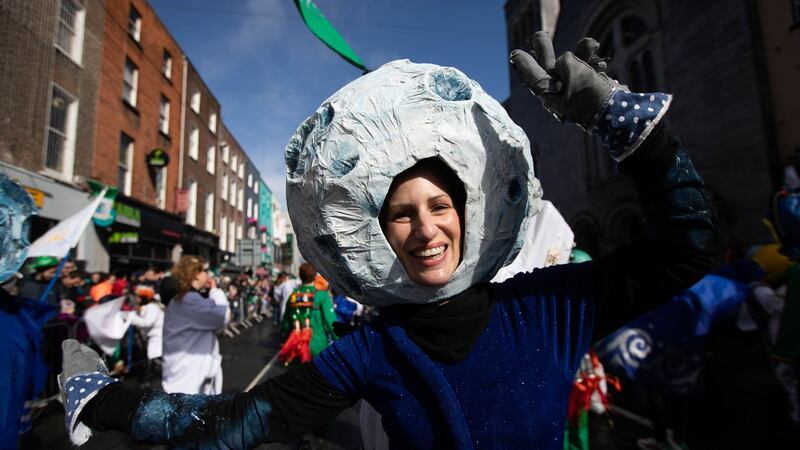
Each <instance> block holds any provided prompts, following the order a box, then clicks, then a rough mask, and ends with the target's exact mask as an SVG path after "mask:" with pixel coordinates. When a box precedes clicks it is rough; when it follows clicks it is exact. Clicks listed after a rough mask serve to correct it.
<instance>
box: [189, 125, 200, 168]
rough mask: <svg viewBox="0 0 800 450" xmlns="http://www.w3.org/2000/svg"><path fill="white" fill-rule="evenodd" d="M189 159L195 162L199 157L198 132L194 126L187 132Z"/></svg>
mask: <svg viewBox="0 0 800 450" xmlns="http://www.w3.org/2000/svg"><path fill="white" fill-rule="evenodd" d="M188 153H189V158H192V159H193V160H195V161H197V158H199V157H200V156H199V155H200V130H198V129H197V127H196V126H194V125H192V128H191V130H190V131H189V152H188Z"/></svg>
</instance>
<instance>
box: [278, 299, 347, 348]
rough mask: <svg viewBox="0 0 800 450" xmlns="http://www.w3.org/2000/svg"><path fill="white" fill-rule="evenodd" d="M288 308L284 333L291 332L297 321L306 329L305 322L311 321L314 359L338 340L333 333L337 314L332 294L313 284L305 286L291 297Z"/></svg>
mask: <svg viewBox="0 0 800 450" xmlns="http://www.w3.org/2000/svg"><path fill="white" fill-rule="evenodd" d="M286 307H287V308H288V311H287V314H286V316H285V318H284V320H283V330H284V331H286V332H291V331H292V329H293V328H294V322H295V321H299V322H300V327H304V326H305V320H306V319H310V323H311V329H312V330H313V333H312V335H311V342H310V343H309V347H310V350H311V356H312V357H314V356H317V354H319V352H321V351H322V350H324V349H325V347H327V346H328V344H329V343H330V342H331V341H333V340H335V339H336V334H334V332H333V322H334V321H336V313H335V312H334V310H333V301H332V300H331V294H330V292H328V291H319V290H317V289H316V288H315V287H314V285H313V284H303V285H301V286H300V287H298V288H297V289H295V290H294V291H293V292H292V294H291V296H289V301H288V303H287V304H286Z"/></svg>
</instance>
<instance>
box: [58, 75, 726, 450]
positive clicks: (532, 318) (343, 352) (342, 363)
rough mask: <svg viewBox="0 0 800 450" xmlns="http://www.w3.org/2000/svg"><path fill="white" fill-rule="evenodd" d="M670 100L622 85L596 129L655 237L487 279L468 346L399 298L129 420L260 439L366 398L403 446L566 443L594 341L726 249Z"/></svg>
mask: <svg viewBox="0 0 800 450" xmlns="http://www.w3.org/2000/svg"><path fill="white" fill-rule="evenodd" d="M669 101H670V97H669V96H667V95H664V94H643V95H642V94H633V93H629V92H625V91H622V90H618V91H616V92H614V94H613V95H612V96H611V97H610V98H609V100H608V102H607V103H606V105H605V107H604V109H603V110H602V111H601V112H600V114H599V115H598V118H597V120H596V121H595V123H594V124H593V125H592V126H591V127H590V128H589V131H590V132H592V133H593V134H597V135H600V138H601V139H602V141H603V142H604V143H605V144H606V145H607V146H608V147H609V148H610V151H611V154H612V156H613V157H614V158H615V159H617V160H618V161H621V166H620V167H621V170H622V171H623V172H629V173H630V174H631V175H632V177H633V178H634V182H635V183H636V185H637V189H638V190H639V193H640V195H641V197H642V204H643V209H644V210H645V213H646V216H647V219H648V222H647V231H646V235H645V238H644V239H643V240H642V241H641V242H638V243H633V244H630V245H628V246H623V247H621V248H619V249H617V250H615V251H614V252H612V253H611V254H609V255H607V256H605V257H603V258H599V259H597V260H595V261H592V262H586V263H581V264H572V265H564V266H554V267H548V268H545V269H538V270H534V271H532V272H529V273H522V274H518V275H517V276H515V277H514V278H512V279H509V280H507V281H505V282H503V283H502V284H499V285H493V286H490V287H486V285H485V284H483V285H482V284H479V285H476V286H475V287H473V288H475V289H477V290H479V291H480V292H481V294H480V295H483V296H484V297H485V299H487V300H486V303H485V304H486V305H487V306H486V311H487V313H486V315H485V321H484V322H482V323H485V326H484V327H483V328H482V331H481V332H480V333H478V334H477V335H476V337H475V338H474V339H473V340H472V342H469V345H468V346H467V348H468V351H467V352H466V353H465V356H464V357H462V358H457V359H455V360H445V359H441V358H435V357H433V356H432V355H431V353H430V352H426V351H425V350H423V348H425V347H424V345H421V343H420V342H419V341H418V340H415V339H413V338H412V337H411V336H410V334H409V333H407V328H406V327H405V326H404V325H403V324H402V323H401V321H400V319H399V318H398V317H395V316H394V315H393V314H392V312H391V310H387V312H386V313H385V314H382V316H381V317H382V318H381V320H380V321H378V322H377V323H374V324H366V325H364V326H363V327H362V328H360V329H358V330H356V331H354V332H352V333H350V334H348V335H346V336H344V337H342V338H341V339H339V340H338V341H336V342H335V343H334V344H332V345H331V346H330V347H328V348H327V349H326V350H325V351H323V352H322V353H321V354H320V355H319V356H318V357H316V358H315V359H314V360H313V364H310V365H304V366H301V367H298V368H297V369H295V370H290V371H289V372H287V373H286V374H284V375H282V376H280V377H276V378H273V379H271V380H269V381H267V382H265V383H263V384H262V385H260V386H258V387H256V388H255V389H254V390H252V391H250V392H249V393H240V394H236V395H234V396H217V397H214V396H211V397H207V396H197V395H184V394H164V393H161V392H146V393H144V394H143V395H142V396H141V397H139V398H138V402H137V403H135V407H134V408H133V410H132V411H131V412H130V414H131V415H130V417H128V419H129V423H130V429H129V430H128V429H125V431H129V432H130V433H131V434H132V435H133V437H134V438H135V439H136V440H139V441H146V442H151V443H170V444H171V445H177V446H189V447H196V448H251V447H254V446H255V445H257V444H259V443H262V442H268V441H280V440H290V439H292V438H293V437H296V436H297V435H299V434H300V433H301V432H305V431H310V430H314V429H315V428H317V427H319V426H320V425H322V424H324V423H326V422H327V421H329V420H332V419H333V418H334V417H335V416H336V415H337V414H338V413H339V412H340V411H341V410H342V409H343V408H346V407H347V406H348V405H351V404H353V403H354V402H355V401H356V400H357V399H358V398H363V399H366V400H367V401H368V402H369V403H370V404H371V405H372V406H373V407H374V408H375V409H376V410H377V411H378V412H379V413H381V415H382V417H383V425H384V428H385V430H386V432H387V434H388V436H389V438H390V443H391V446H392V448H458V449H496V448H524V449H530V448H538V449H541V448H545V449H559V450H560V449H561V448H562V447H563V444H562V439H563V427H564V417H565V415H566V410H567V400H568V394H569V390H570V387H571V382H572V378H573V375H574V374H575V371H576V369H577V367H578V365H579V363H580V359H581V357H582V355H583V354H584V353H585V352H586V351H587V349H588V347H589V345H590V344H591V343H592V342H593V341H594V340H596V339H598V338H599V337H602V336H605V335H607V334H608V333H610V332H611V331H613V330H615V329H616V328H618V327H619V326H621V325H623V324H624V323H626V322H628V321H629V320H631V319H633V318H635V317H637V316H638V315H640V314H642V313H644V312H645V311H647V310H649V309H652V308H653V307H655V306H656V305H657V304H658V303H659V302H661V301H666V300H667V299H669V298H670V297H671V296H672V295H675V294H677V293H678V292H681V291H683V290H684V289H686V288H687V287H688V286H691V285H692V284H694V282H695V281H697V280H698V279H699V278H701V277H702V276H703V275H704V274H705V272H706V271H707V270H708V268H709V267H710V265H711V264H712V263H713V261H714V257H715V254H716V251H717V248H718V243H717V235H716V224H715V220H714V216H713V213H712V211H711V209H710V207H709V205H708V203H707V200H706V198H705V196H704V195H703V193H702V180H701V179H700V177H699V176H698V175H697V173H696V172H695V170H694V168H693V166H692V164H691V161H690V160H689V158H688V156H687V155H686V154H685V153H684V152H683V151H682V150H681V149H680V146H679V144H678V143H677V142H676V141H675V140H673V139H672V138H670V137H669V136H668V135H666V133H665V132H663V129H662V127H660V126H657V125H658V121H659V120H658V119H660V118H661V116H662V115H663V113H664V111H665V110H666V108H667V107H668V106H669ZM639 147H643V148H641V149H639ZM637 149H638V151H637ZM653 254H657V255H659V256H658V257H657V258H653V257H652V255H653ZM473 288H470V290H473ZM476 292H477V291H476ZM466 295H473V294H472V293H470V292H467V293H466ZM473 296H474V297H477V296H478V294H474V295H473ZM460 301H461V300H456V301H454V302H451V303H457V302H460ZM113 387H114V386H110V387H109V388H113ZM109 388H106V389H109ZM116 389H118V390H119V389H121V388H119V387H116ZM68 400H69V401H68V403H67V404H68V405H72V404H73V402H74V400H72V398H71V397H70V396H69V393H68ZM107 403H110V401H109V402H107ZM74 404H76V405H78V404H81V405H82V403H81V402H75V403H74ZM93 414H95V415H96V416H97V417H85V418H84V416H83V415H82V416H81V418H82V419H84V420H86V421H88V422H89V423H92V424H95V426H96V427H97V428H100V429H102V428H103V426H102V425H100V424H101V423H102V420H103V419H102V417H103V413H100V412H97V411H95V412H94V413H93ZM122 428H124V427H122Z"/></svg>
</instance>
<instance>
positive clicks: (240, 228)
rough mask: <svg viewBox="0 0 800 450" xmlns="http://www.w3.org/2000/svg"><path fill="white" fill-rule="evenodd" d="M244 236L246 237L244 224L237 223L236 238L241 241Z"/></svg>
mask: <svg viewBox="0 0 800 450" xmlns="http://www.w3.org/2000/svg"><path fill="white" fill-rule="evenodd" d="M242 237H244V227H243V226H242V224H239V225H236V239H238V240H240V241H241V240H242Z"/></svg>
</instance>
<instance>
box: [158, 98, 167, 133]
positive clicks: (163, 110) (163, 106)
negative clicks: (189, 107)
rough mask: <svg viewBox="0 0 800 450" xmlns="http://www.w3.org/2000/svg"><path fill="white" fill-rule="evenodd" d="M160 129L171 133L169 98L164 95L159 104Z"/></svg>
mask: <svg viewBox="0 0 800 450" xmlns="http://www.w3.org/2000/svg"><path fill="white" fill-rule="evenodd" d="M158 130H159V131H161V132H162V133H164V134H166V135H169V100H168V99H167V97H164V96H163V95H162V96H161V103H159V106H158Z"/></svg>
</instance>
